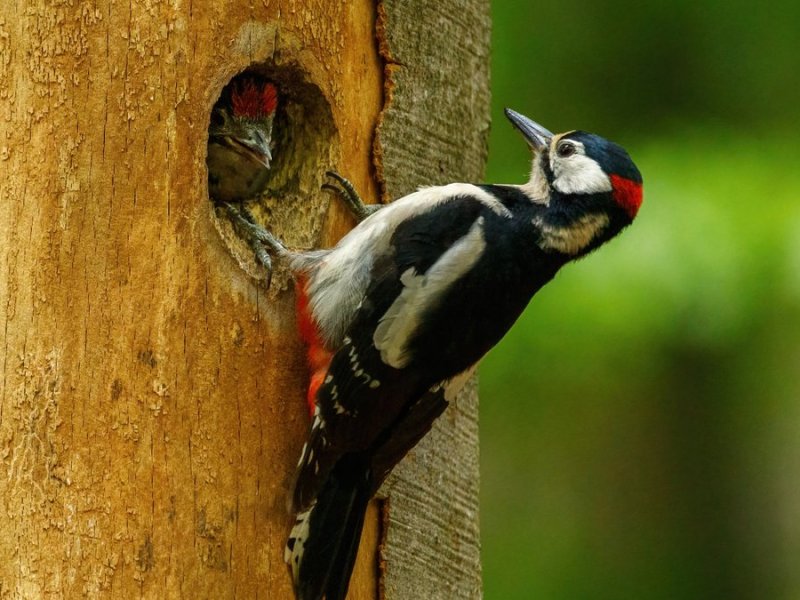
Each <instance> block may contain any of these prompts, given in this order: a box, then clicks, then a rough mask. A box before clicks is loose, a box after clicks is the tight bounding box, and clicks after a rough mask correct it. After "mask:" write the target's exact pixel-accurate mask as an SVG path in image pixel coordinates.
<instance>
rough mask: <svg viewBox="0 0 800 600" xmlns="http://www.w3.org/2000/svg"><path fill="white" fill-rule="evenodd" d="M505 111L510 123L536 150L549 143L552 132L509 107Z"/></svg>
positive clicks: (538, 150) (543, 147)
mask: <svg viewBox="0 0 800 600" xmlns="http://www.w3.org/2000/svg"><path fill="white" fill-rule="evenodd" d="M505 113H506V117H508V120H509V121H511V124H512V125H513V126H514V127H516V128H517V129H519V131H520V133H522V135H523V136H524V137H525V141H526V142H528V145H529V146H530V147H531V148H533V149H534V150H535V151H536V152H540V151H541V150H544V149H545V148H547V146H549V145H550V140H551V139H553V134H552V133H551V132H550V131H548V130H547V129H545V128H544V127H542V126H541V125H539V124H538V123H536V122H535V121H531V120H530V119H529V118H528V117H526V116H525V115H521V114H519V113H518V112H517V111H515V110H511V109H510V108H506V109H505Z"/></svg>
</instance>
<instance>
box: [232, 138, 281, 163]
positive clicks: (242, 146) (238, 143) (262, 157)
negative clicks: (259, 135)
mask: <svg viewBox="0 0 800 600" xmlns="http://www.w3.org/2000/svg"><path fill="white" fill-rule="evenodd" d="M225 141H226V142H227V144H228V146H230V147H231V148H233V149H234V150H236V151H237V152H239V153H240V154H243V155H244V156H246V157H247V158H249V159H250V160H252V161H253V162H256V163H258V164H260V165H261V166H263V167H264V168H265V169H269V165H270V163H271V162H272V152H271V151H270V149H269V146H268V145H266V144H254V143H252V142H245V141H243V140H240V139H237V138H235V137H232V136H228V137H226V138H225Z"/></svg>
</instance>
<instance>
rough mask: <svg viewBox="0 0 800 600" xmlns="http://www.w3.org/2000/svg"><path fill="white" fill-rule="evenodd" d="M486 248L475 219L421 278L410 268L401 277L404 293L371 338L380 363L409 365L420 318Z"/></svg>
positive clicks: (481, 229)
mask: <svg viewBox="0 0 800 600" xmlns="http://www.w3.org/2000/svg"><path fill="white" fill-rule="evenodd" d="M485 248H486V240H485V239H484V237H483V217H478V219H477V221H475V223H474V224H473V225H472V227H471V228H470V230H469V231H468V232H467V234H466V235H465V236H464V237H462V238H461V239H460V240H458V241H457V242H456V243H455V244H453V245H452V246H451V247H450V248H449V249H448V250H447V252H445V253H444V254H442V255H441V256H440V257H439V260H437V261H436V262H435V263H434V264H433V266H431V268H430V269H428V271H427V272H426V273H425V274H424V275H420V274H418V273H417V272H416V270H415V269H414V268H413V267H412V268H410V269H408V270H406V271H405V272H404V273H403V274H402V275H401V276H400V281H401V282H402V283H403V286H404V287H403V290H402V291H401V292H400V295H399V296H398V297H397V298H396V299H395V301H394V302H393V303H392V305H391V306H390V307H389V310H387V311H386V314H384V315H383V317H381V320H380V323H379V324H378V327H377V328H376V329H375V333H374V334H373V336H372V341H373V343H374V344H375V347H376V348H377V349H378V350H380V353H381V359H382V360H383V362H385V363H386V364H387V365H390V366H392V367H394V368H395V369H402V368H403V367H405V366H406V365H407V364H408V363H409V361H410V360H411V358H412V357H411V355H410V353H409V348H408V343H409V342H410V340H411V338H412V337H413V335H414V333H415V332H416V331H417V330H418V329H419V325H420V318H421V317H422V315H423V314H424V313H425V312H426V311H427V309H428V308H430V307H432V306H435V305H436V304H437V303H438V302H439V301H440V299H441V297H442V295H443V294H444V293H445V292H446V291H447V290H448V289H449V288H450V286H451V285H452V284H453V283H455V282H456V281H458V279H460V278H461V277H463V276H464V274H465V273H467V272H468V271H469V270H470V269H471V268H472V266H473V265H474V264H475V263H476V262H478V259H479V258H480V257H481V255H482V254H483V251H484V249H485Z"/></svg>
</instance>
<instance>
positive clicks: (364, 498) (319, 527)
mask: <svg viewBox="0 0 800 600" xmlns="http://www.w3.org/2000/svg"><path fill="white" fill-rule="evenodd" d="M371 492H372V484H371V476H370V471H369V467H368V466H366V464H365V461H364V460H363V459H361V458H360V457H358V456H355V455H348V456H345V457H343V458H341V459H340V460H339V462H338V463H337V464H336V466H335V467H334V468H333V470H332V471H331V474H330V476H329V477H328V480H327V481H326V482H325V485H324V487H323V488H322V491H321V492H320V493H319V495H318V496H317V499H316V501H315V502H314V504H313V505H312V506H311V508H310V509H309V510H308V511H306V512H304V513H301V514H299V515H298V516H297V522H296V523H295V526H294V529H292V533H291V535H290V537H289V541H288V543H287V544H286V561H287V562H288V563H289V567H290V568H291V570H292V575H293V577H294V584H295V592H296V595H297V598H298V600H321V599H322V598H323V597H324V598H325V600H344V598H345V596H346V595H347V588H348V586H349V584H350V575H351V574H352V572H353V565H354V564H355V560H356V554H357V552H358V543H359V541H360V539H361V530H362V528H363V526H364V515H365V513H366V510H367V503H368V502H369V499H370V495H371Z"/></svg>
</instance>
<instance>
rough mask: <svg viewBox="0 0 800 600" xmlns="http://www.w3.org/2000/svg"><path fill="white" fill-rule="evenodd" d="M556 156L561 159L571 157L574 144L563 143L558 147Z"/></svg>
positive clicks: (573, 152)
mask: <svg viewBox="0 0 800 600" xmlns="http://www.w3.org/2000/svg"><path fill="white" fill-rule="evenodd" d="M557 152H558V155H559V156H560V157H561V158H566V157H567V156H572V155H573V154H575V144H570V143H569V142H564V143H563V144H561V145H560V146H559V147H558V150H557Z"/></svg>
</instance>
